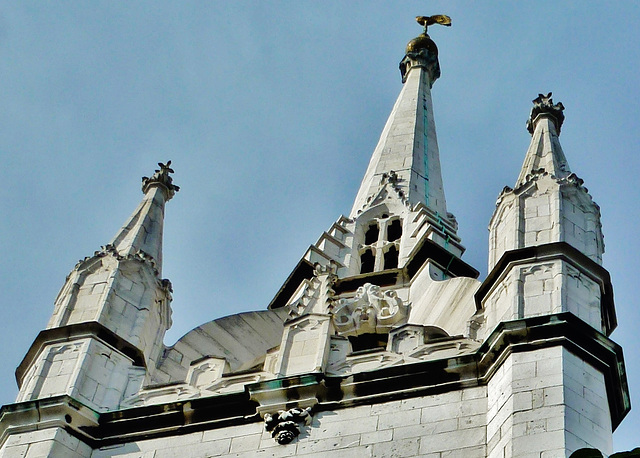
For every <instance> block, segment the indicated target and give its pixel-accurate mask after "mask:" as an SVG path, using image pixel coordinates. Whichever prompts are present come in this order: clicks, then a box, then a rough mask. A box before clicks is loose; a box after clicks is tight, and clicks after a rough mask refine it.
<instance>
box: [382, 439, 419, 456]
mask: <svg viewBox="0 0 640 458" xmlns="http://www.w3.org/2000/svg"><path fill="white" fill-rule="evenodd" d="M419 448H420V438H417V437H415V438H411V439H401V440H393V441H392V442H382V443H377V444H374V445H373V456H384V457H390V458H391V457H398V458H404V457H409V456H416V455H418V450H419Z"/></svg>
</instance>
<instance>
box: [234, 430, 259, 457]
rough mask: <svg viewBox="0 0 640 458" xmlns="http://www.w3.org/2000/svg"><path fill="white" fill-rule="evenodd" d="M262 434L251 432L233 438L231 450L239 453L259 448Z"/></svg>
mask: <svg viewBox="0 0 640 458" xmlns="http://www.w3.org/2000/svg"><path fill="white" fill-rule="evenodd" d="M261 436H262V435H261V434H250V435H248V436H240V437H233V438H232V439H231V447H230V452H231V453H238V452H248V451H253V450H258V447H259V446H260V438H261Z"/></svg>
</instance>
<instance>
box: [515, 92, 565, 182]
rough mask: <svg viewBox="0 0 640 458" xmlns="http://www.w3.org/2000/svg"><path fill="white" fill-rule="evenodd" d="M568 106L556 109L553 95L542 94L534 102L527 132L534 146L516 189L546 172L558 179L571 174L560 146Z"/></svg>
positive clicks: (559, 106)
mask: <svg viewBox="0 0 640 458" xmlns="http://www.w3.org/2000/svg"><path fill="white" fill-rule="evenodd" d="M563 110H564V105H562V103H557V104H555V105H554V103H553V100H552V99H551V92H549V94H547V95H543V94H539V95H538V97H537V98H536V99H535V100H533V108H532V109H531V115H530V116H529V120H528V121H527V130H528V131H529V132H530V133H531V144H530V145H529V149H528V150H527V154H526V156H525V159H524V164H523V165H522V170H521V171H520V176H519V177H518V181H517V182H516V187H518V186H521V185H523V184H524V183H526V182H527V180H528V178H527V177H529V176H532V175H534V174H535V173H538V172H539V171H541V169H543V170H544V171H545V172H547V173H549V174H551V175H553V176H555V177H556V178H564V177H566V176H568V175H569V174H571V170H570V169H569V164H568V162H567V158H566V157H565V155H564V152H563V151H562V147H561V146H560V140H559V138H558V137H559V135H560V128H561V127H562V122H563V121H564V113H563Z"/></svg>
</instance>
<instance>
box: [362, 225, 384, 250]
mask: <svg viewBox="0 0 640 458" xmlns="http://www.w3.org/2000/svg"><path fill="white" fill-rule="evenodd" d="M379 235H380V228H379V227H378V223H376V222H373V223H370V224H369V227H368V228H367V232H365V234H364V244H365V245H371V244H373V243H376V242H377V241H378V236H379Z"/></svg>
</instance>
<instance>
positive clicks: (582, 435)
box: [476, 93, 629, 457]
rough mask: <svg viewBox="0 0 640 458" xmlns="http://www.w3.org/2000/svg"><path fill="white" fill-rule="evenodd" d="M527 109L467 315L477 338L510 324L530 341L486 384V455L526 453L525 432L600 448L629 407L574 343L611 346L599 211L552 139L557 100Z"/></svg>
mask: <svg viewBox="0 0 640 458" xmlns="http://www.w3.org/2000/svg"><path fill="white" fill-rule="evenodd" d="M533 104H534V107H533V109H532V110H531V115H530V117H529V120H528V122H527V129H528V131H529V133H530V134H531V135H532V139H531V144H530V146H529V149H528V150H527V153H526V155H525V160H524V164H523V166H522V170H521V171H520V174H519V176H518V179H517V181H516V184H515V186H514V188H511V187H505V188H504V189H503V191H502V192H501V194H500V196H499V197H498V201H497V204H496V209H495V212H494V214H493V216H492V218H491V222H490V223H489V275H488V276H487V279H486V280H485V281H484V282H483V284H482V285H481V286H480V288H479V289H478V292H477V293H476V302H477V304H478V305H479V307H480V310H479V312H478V314H477V315H476V316H477V317H479V320H478V322H482V320H483V319H484V324H483V325H482V326H481V331H480V332H478V338H481V339H487V341H488V342H491V341H492V340H493V339H495V338H496V337H495V336H500V335H502V334H503V333H505V332H507V330H508V329H512V330H515V329H517V330H518V332H521V333H523V335H527V336H531V338H537V339H538V342H539V345H538V346H532V347H529V348H527V347H526V346H520V348H519V349H518V350H513V353H512V354H511V355H509V356H507V357H506V358H505V360H504V362H503V363H502V365H501V367H500V368H499V369H497V371H496V373H495V375H494V376H493V377H492V378H491V379H490V381H489V383H488V393H489V396H488V405H489V414H488V417H487V420H488V423H487V441H488V443H489V444H491V443H493V444H495V445H494V446H490V447H489V450H488V454H487V456H489V457H498V456H504V454H507V453H508V454H509V455H510V456H511V455H513V456H516V455H519V454H522V451H523V450H527V451H532V450H533V449H532V448H531V444H532V443H531V442H529V439H530V438H531V437H532V436H531V435H532V434H536V436H537V437H539V442H540V444H541V445H542V444H545V445H544V447H546V449H547V450H551V449H554V448H557V450H558V455H557V456H561V455H562V453H569V452H570V451H573V450H576V449H578V448H581V447H594V448H597V449H599V450H602V451H603V452H604V453H611V450H612V431H613V429H615V427H616V426H617V423H618V422H619V421H620V419H621V418H622V417H623V416H624V414H625V413H626V411H628V408H629V405H628V396H627V397H625V396H626V385H625V382H624V379H623V378H622V377H621V378H618V379H616V378H612V377H610V374H611V373H612V369H611V366H606V365H602V364H601V359H600V358H602V355H596V353H595V352H593V353H590V351H591V350H590V351H583V350H581V349H583V348H590V347H588V345H585V344H581V345H576V344H575V343H574V342H577V341H578V340H579V339H583V340H585V341H588V342H590V343H589V345H592V346H593V347H594V348H595V347H596V345H594V344H593V343H594V342H607V345H609V346H610V348H611V349H612V350H610V351H609V353H607V352H604V353H602V354H608V355H609V356H610V355H613V354H614V351H615V350H613V349H614V348H615V346H614V344H611V343H609V342H610V341H609V340H608V339H607V338H606V337H605V336H608V335H609V334H611V332H612V331H613V329H614V328H615V326H616V317H615V309H614V305H613V292H612V288H611V281H610V278H609V274H608V272H607V271H606V270H605V269H604V268H603V267H602V266H601V262H602V253H603V251H604V243H603V237H602V231H601V226H600V210H599V208H598V206H597V205H596V204H595V202H593V200H592V199H591V196H590V195H589V194H588V192H587V189H586V188H585V187H584V186H583V182H582V180H581V179H580V178H578V177H577V176H576V175H575V174H574V173H572V172H571V170H570V168H569V164H568V163H567V159H566V157H565V155H564V153H563V151H562V148H561V146H560V142H559V139H558V137H559V135H560V129H561V127H562V122H563V120H564V114H563V110H564V106H563V105H562V104H561V103H557V104H554V103H553V101H552V99H551V93H549V94H548V95H542V94H540V95H539V96H538V98H536V99H535V100H534V101H533ZM563 321H564V322H568V323H569V322H571V323H574V324H573V325H570V326H567V328H568V330H567V331H565V332H564V333H563V334H562V335H556V336H546V335H544V336H543V335H542V334H541V335H538V334H536V331H537V327H538V326H540V324H542V323H553V322H563ZM585 323H586V324H585ZM589 326H590V327H591V328H590V327H589ZM594 330H595V331H594ZM603 334H604V335H603ZM487 341H486V342H487ZM486 342H485V344H486ZM554 342H555V343H554ZM609 364H610V363H609ZM621 367H622V366H621ZM541 419H542V420H541ZM586 424H588V425H589V426H588V427H585V426H584V425H586ZM554 425H555V426H554ZM535 428H539V429H538V430H536V429H535ZM554 428H556V429H555V430H554ZM562 429H563V430H564V431H561V430H562ZM565 432H566V433H565ZM535 450H538V449H537V448H536V449H535Z"/></svg>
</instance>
